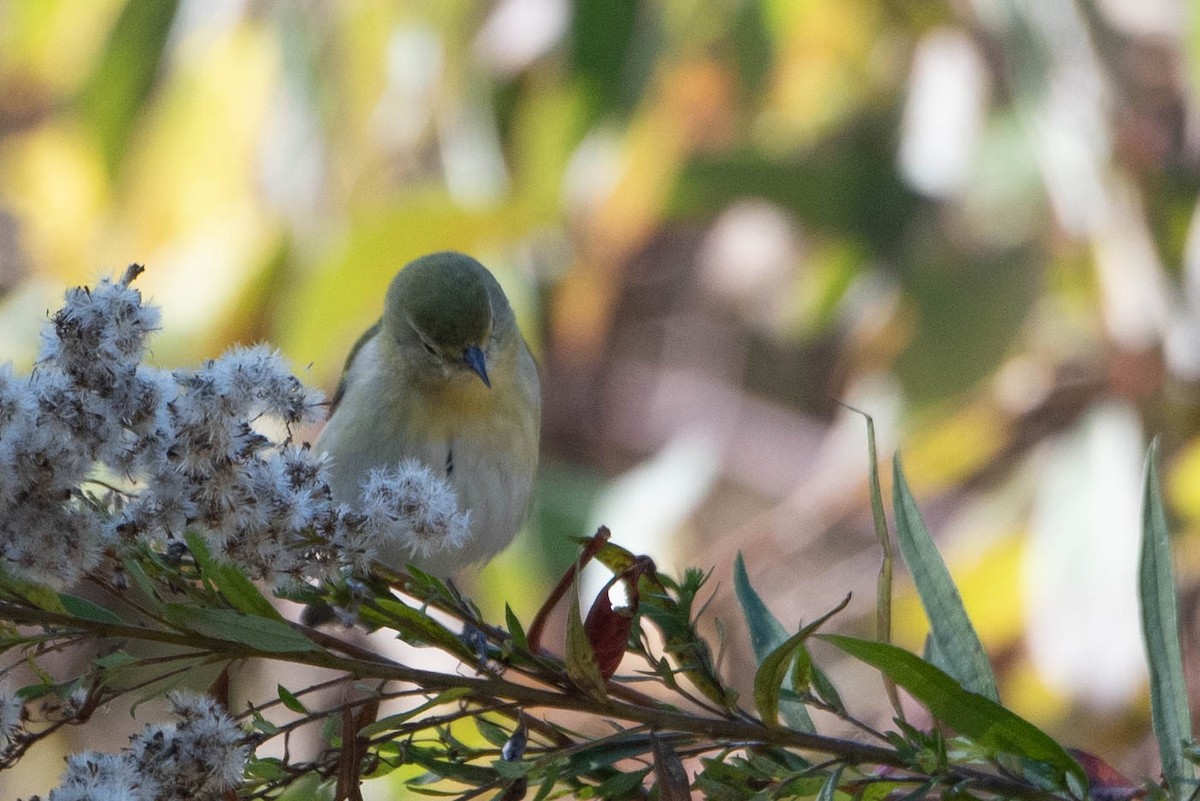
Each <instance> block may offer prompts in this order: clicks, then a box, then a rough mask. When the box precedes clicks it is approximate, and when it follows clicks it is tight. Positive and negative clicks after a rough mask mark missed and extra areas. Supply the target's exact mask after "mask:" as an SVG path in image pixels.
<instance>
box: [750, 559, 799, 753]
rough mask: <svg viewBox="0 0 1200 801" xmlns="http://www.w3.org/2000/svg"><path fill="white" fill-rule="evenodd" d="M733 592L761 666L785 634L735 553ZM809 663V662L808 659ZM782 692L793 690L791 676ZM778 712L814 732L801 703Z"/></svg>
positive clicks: (782, 706) (787, 702)
mask: <svg viewBox="0 0 1200 801" xmlns="http://www.w3.org/2000/svg"><path fill="white" fill-rule="evenodd" d="M733 591H734V594H736V595H737V599H738V603H739V604H741V607H742V615H743V616H744V617H745V618H746V628H747V630H748V631H749V632H750V647H751V648H752V649H753V650H754V661H755V662H757V663H758V664H759V665H762V662H763V660H764V659H766V658H767V656H768V655H769V654H770V653H771V652H772V651H774V650H775V649H776V648H778V647H779V646H780V645H782V644H783V643H785V642H787V639H788V631H787V629H786V628H784V627H783V624H782V623H780V622H779V620H778V618H776V617H775V615H773V614H771V610H770V609H768V608H767V605H766V604H765V603H763V600H762V598H761V597H760V596H759V594H758V592H757V591H756V590H755V589H754V586H753V585H752V584H751V583H750V576H749V575H748V574H747V573H746V562H745V560H744V559H743V558H742V554H741V552H738V555H737V558H736V559H735V560H734V562H733ZM809 661H810V662H811V661H812V660H809ZM783 687H784V689H788V690H791V689H795V688H796V682H795V679H794V678H793V677H791V676H789V677H787V679H786V680H785V682H784V684H783ZM779 713H780V714H781V715H782V716H783V720H784V722H786V723H787V725H788V726H789V727H790V728H793V729H795V730H797V731H806V732H815V731H816V727H815V726H814V725H813V722H812V718H811V717H809V715H808V710H807V709H805V708H804V704H801V703H798V702H796V701H791V700H787V699H784V700H782V701H781V702H780V704H779Z"/></svg>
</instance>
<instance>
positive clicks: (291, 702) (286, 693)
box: [276, 684, 308, 715]
mask: <svg viewBox="0 0 1200 801" xmlns="http://www.w3.org/2000/svg"><path fill="white" fill-rule="evenodd" d="M276 692H277V693H278V694H279V700H280V701H282V702H283V705H284V706H285V707H287V708H288V709H290V710H292V711H293V712H295V713H297V714H300V715H307V714H308V709H306V708H305V706H304V703H303V702H302V701H301V700H300V699H299V698H297V697H296V695H295V693H293V692H292V691H291V690H289V689H288V688H287V687H284V686H283V685H282V684H280V685H277V687H276Z"/></svg>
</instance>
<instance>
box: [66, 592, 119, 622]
mask: <svg viewBox="0 0 1200 801" xmlns="http://www.w3.org/2000/svg"><path fill="white" fill-rule="evenodd" d="M58 600H59V601H60V602H61V603H62V606H63V609H65V610H67V614H69V615H71V617H77V618H81V619H82V620H92V621H95V622H96V623H120V622H121V618H119V617H117V616H116V615H115V614H114V613H113V611H112V610H111V609H105V608H104V607H103V606H100V605H99V604H95V603H92V602H91V601H89V600H88V599H86V598H80V597H78V596H75V595H68V594H67V593H65V592H60V593H59V594H58Z"/></svg>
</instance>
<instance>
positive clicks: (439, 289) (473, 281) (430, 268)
mask: <svg viewBox="0 0 1200 801" xmlns="http://www.w3.org/2000/svg"><path fill="white" fill-rule="evenodd" d="M503 298H504V294H503V292H502V291H501V290H500V285H499V284H498V283H496V279H495V278H493V277H492V274H491V273H490V272H488V270H487V268H486V267H484V266H483V265H482V264H480V263H479V262H477V261H475V259H473V258H471V257H470V256H466V255H464V254H462V253H455V252H453V251H447V252H444V253H431V254H429V255H428V256H422V257H421V258H419V259H416V260H415V261H413V262H410V263H409V264H408V265H406V266H405V267H404V269H402V270H401V271H400V272H399V274H397V275H396V277H395V279H393V280H392V285H391V286H390V287H388V292H387V301H386V305H385V310H386V311H385V317H392V316H394V315H399V316H400V317H403V318H407V319H408V321H409V322H410V323H411V324H412V325H413V326H414V327H415V328H416V329H417V330H418V331H420V332H421V333H422V334H423V335H424V336H425V337H427V338H428V339H429V340H430V341H431V344H434V345H437V346H439V347H443V348H465V347H468V346H470V345H481V344H482V343H483V341H484V340H485V339H487V337H488V335H489V334H490V333H491V329H492V326H493V324H494V322H495V321H494V320H493V306H494V305H499V304H502V303H503V302H504V301H503ZM494 311H495V312H496V313H499V312H500V311H501V310H500V309H499V308H496V309H495V310H494Z"/></svg>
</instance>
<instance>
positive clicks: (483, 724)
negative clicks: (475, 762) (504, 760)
mask: <svg viewBox="0 0 1200 801" xmlns="http://www.w3.org/2000/svg"><path fill="white" fill-rule="evenodd" d="M475 728H477V729H479V733H480V734H481V735H482V736H483V739H485V740H487V741H488V742H489V743H491V744H492V745H494V746H496V747H497V748H503V747H504V744H505V743H507V742H508V736H509V735H508V732H506V731H505V730H504V729H502V728H500V727H499V726H497V725H496V724H495V723H492V722H491V721H490V720H488V719H487V718H485V717H484V716H483V715H476V716H475ZM508 778H515V777H508Z"/></svg>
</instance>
